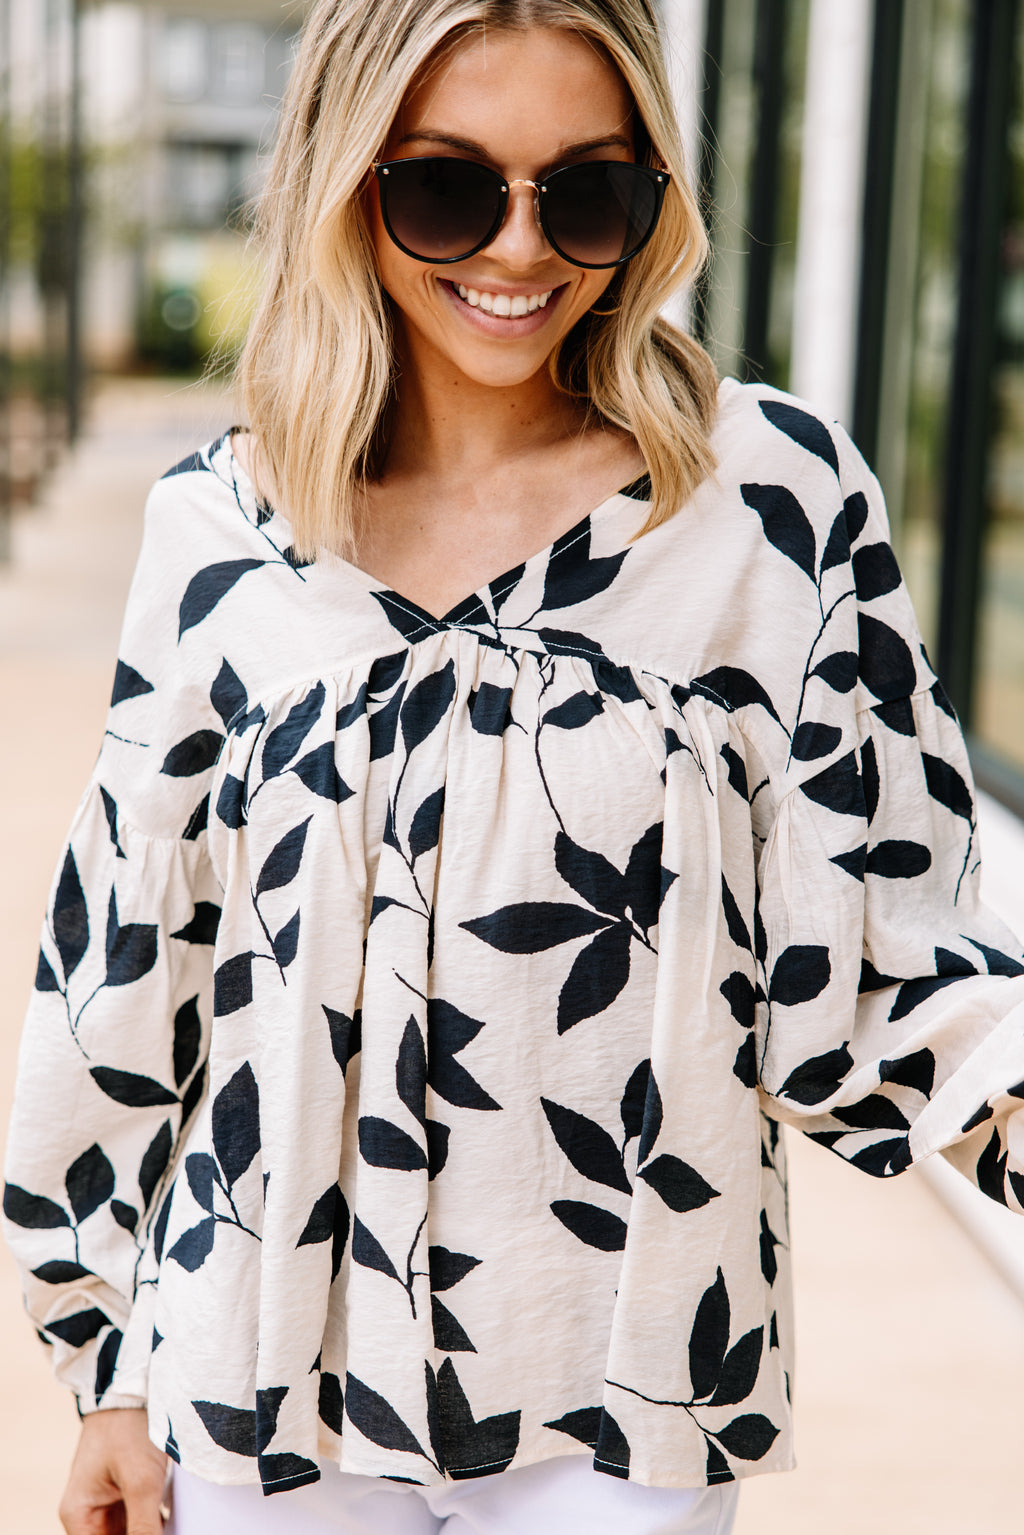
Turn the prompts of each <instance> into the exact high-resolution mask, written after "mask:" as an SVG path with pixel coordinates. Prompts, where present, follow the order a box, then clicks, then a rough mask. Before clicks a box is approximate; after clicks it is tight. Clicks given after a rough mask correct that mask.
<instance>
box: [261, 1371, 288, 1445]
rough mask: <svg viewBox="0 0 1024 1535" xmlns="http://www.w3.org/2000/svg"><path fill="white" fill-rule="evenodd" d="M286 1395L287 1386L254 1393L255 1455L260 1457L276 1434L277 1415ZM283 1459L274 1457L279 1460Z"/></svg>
mask: <svg viewBox="0 0 1024 1535" xmlns="http://www.w3.org/2000/svg"><path fill="white" fill-rule="evenodd" d="M287 1395H288V1387H287V1386H270V1387H267V1388H263V1389H262V1390H259V1391H257V1393H256V1453H257V1454H258V1455H262V1454H263V1451H264V1450H265V1449H266V1448H267V1447H268V1445H269V1444H270V1441H271V1440H272V1439H273V1437H274V1435H275V1434H276V1433H277V1415H278V1413H279V1412H280V1411H281V1404H282V1402H283V1401H284V1399H285V1397H286V1396H287ZM279 1458H283V1457H275V1459H279Z"/></svg>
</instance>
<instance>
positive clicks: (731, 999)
mask: <svg viewBox="0 0 1024 1535" xmlns="http://www.w3.org/2000/svg"><path fill="white" fill-rule="evenodd" d="M718 989H719V991H720V992H721V994H722V996H723V997H724V998H725V1000H726V1001H727V1002H728V1004H729V1011H730V1012H731V1013H732V1015H733V1017H734V1018H735V1020H736V1022H737V1023H738V1024H739V1025H740V1026H741V1028H744V1029H752V1028H753V1027H754V1006H755V1003H756V1001H757V995H756V993H755V991H754V985H753V982H752V981H751V980H750V978H749V976H746V975H744V974H743V971H742V970H734V971H733V972H732V974H731V975H727V976H726V978H725V980H724V981H723V982H722V984H721V986H719V988H718Z"/></svg>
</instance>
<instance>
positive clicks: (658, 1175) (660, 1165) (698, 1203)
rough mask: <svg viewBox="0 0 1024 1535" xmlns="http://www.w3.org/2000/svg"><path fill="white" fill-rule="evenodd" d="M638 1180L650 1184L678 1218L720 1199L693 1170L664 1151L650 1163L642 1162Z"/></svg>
mask: <svg viewBox="0 0 1024 1535" xmlns="http://www.w3.org/2000/svg"><path fill="white" fill-rule="evenodd" d="M637 1177H639V1178H642V1179H643V1180H644V1182H645V1183H649V1184H650V1186H651V1188H652V1189H653V1190H654V1192H655V1193H656V1194H657V1195H658V1196H659V1198H661V1199H662V1200H664V1202H665V1204H667V1205H668V1207H669V1209H670V1210H675V1211H676V1213H677V1214H678V1215H685V1214H687V1213H688V1212H689V1211H690V1210H700V1209H703V1207H704V1206H705V1205H706V1204H710V1202H711V1200H712V1199H719V1198H720V1197H721V1196H720V1194H719V1192H718V1190H717V1189H713V1188H712V1187H711V1185H710V1183H708V1182H707V1180H706V1179H705V1178H702V1177H701V1175H700V1173H699V1172H697V1170H696V1168H694V1167H691V1166H690V1165H689V1163H688V1162H682V1161H680V1159H679V1158H678V1157H673V1156H669V1154H668V1153H667V1152H663V1153H662V1155H661V1156H660V1157H655V1159H654V1161H653V1162H647V1163H645V1164H644V1166H643V1167H642V1168H641V1169H640V1171H639V1173H638V1174H637Z"/></svg>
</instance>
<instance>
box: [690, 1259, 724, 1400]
mask: <svg viewBox="0 0 1024 1535" xmlns="http://www.w3.org/2000/svg"><path fill="white" fill-rule="evenodd" d="M729 1325H730V1311H729V1292H728V1290H727V1289H726V1285H725V1275H724V1274H723V1273H722V1270H721V1269H719V1270H718V1271H717V1273H716V1275H715V1279H714V1283H713V1284H710V1285H709V1286H708V1288H707V1289H706V1290H705V1291H704V1294H703V1295H702V1296H701V1298H700V1303H699V1304H698V1306H697V1312H696V1315H695V1316H694V1319H693V1327H692V1328H691V1329H690V1344H689V1353H690V1384H691V1386H692V1387H693V1395H694V1398H695V1399H696V1400H698V1401H701V1400H703V1399H704V1398H705V1397H709V1396H710V1395H711V1393H712V1392H713V1391H714V1389H715V1387H716V1386H717V1385H718V1382H719V1380H720V1379H721V1375H722V1365H723V1363H724V1360H725V1351H726V1349H727V1348H728V1347H729Z"/></svg>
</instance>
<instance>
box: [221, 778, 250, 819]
mask: <svg viewBox="0 0 1024 1535" xmlns="http://www.w3.org/2000/svg"><path fill="white" fill-rule="evenodd" d="M245 798H246V795H245V784H244V783H243V781H242V779H241V778H236V777H235V776H234V775H233V774H232V773H225V775H224V781H223V783H222V784H221V786H220V793H219V794H218V795H217V815H218V816H219V818H220V819H221V820H222V821H223V822H224V825H225V826H230V828H231V830H232V831H238V829H239V827H240V826H244V825H245Z"/></svg>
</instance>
